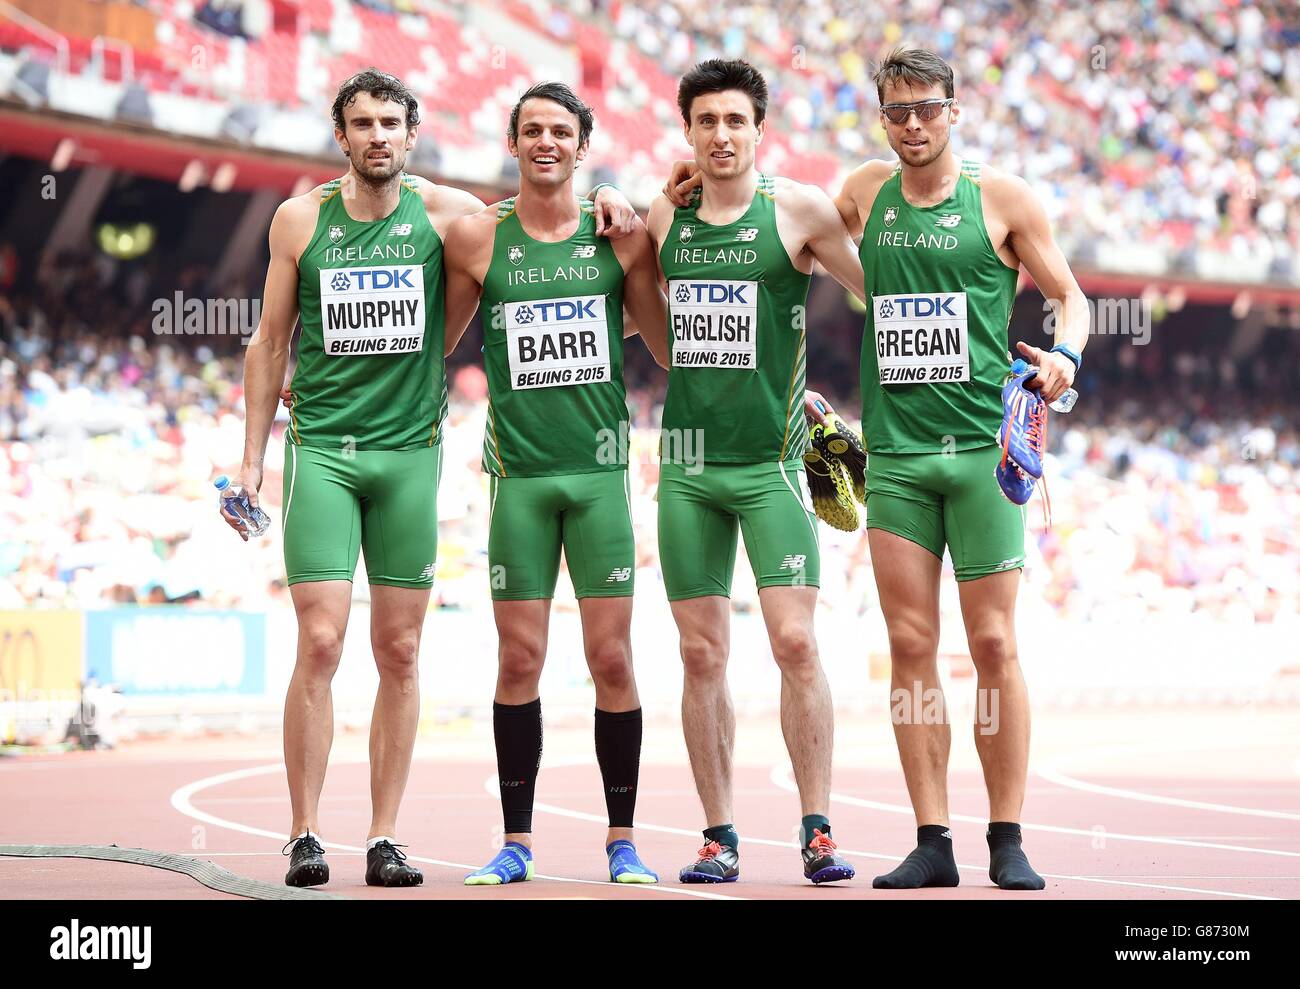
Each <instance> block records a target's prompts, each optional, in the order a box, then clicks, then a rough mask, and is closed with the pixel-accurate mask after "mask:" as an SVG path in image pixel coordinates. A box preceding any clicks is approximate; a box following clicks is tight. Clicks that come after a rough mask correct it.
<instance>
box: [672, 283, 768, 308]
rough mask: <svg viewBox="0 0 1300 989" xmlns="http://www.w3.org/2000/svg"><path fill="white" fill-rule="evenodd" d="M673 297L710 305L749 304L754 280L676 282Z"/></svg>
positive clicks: (679, 300) (678, 299) (683, 300)
mask: <svg viewBox="0 0 1300 989" xmlns="http://www.w3.org/2000/svg"><path fill="white" fill-rule="evenodd" d="M674 284H675V285H676V286H677V288H676V289H674V295H673V298H674V299H675V300H676V301H677V302H695V303H703V304H706V305H710V306H721V305H738V306H747V305H749V304H750V300H749V299H748V298H746V296H747V295H748V294H749V293H750V291H751V290H753V289H754V288H755V284H754V283H753V282H675V283H674Z"/></svg>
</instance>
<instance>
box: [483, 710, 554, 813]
mask: <svg viewBox="0 0 1300 989" xmlns="http://www.w3.org/2000/svg"><path fill="white" fill-rule="evenodd" d="M492 734H493V735H494V736H495V737H496V743H497V780H498V781H499V782H500V784H501V813H502V815H503V816H504V818H505V833H506V834H529V833H530V832H531V831H532V830H533V792H534V791H535V790H536V789H537V770H538V767H539V766H541V764H542V699H541V698H540V697H539V698H537V700H535V701H529V702H528V703H527V704H497V703H493V705H492Z"/></svg>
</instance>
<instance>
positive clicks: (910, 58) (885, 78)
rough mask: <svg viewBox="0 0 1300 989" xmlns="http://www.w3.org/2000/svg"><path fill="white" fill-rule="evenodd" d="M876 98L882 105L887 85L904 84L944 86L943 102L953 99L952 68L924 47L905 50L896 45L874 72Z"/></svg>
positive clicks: (901, 46) (905, 48)
mask: <svg viewBox="0 0 1300 989" xmlns="http://www.w3.org/2000/svg"><path fill="white" fill-rule="evenodd" d="M875 79H876V96H877V98H879V100H880V103H881V105H882V106H883V105H884V103H885V86H886V85H888V84H889V83H891V82H892V83H895V84H897V83H907V84H908V85H912V86H934V85H939V86H942V87H943V95H944V97H945V98H946V99H952V96H953V92H954V89H953V77H952V66H951V65H949V64H948V63H947V62H945V61H944V60H943V59H941V58H940V57H939V56H938V55H936V54H935V53H934V52H932V51H928V50H927V49H925V48H907V47H905V46H903V45H899V46H898V47H897V48H895V49H894V50H893V51H891V52H890V53H889V54H888V55H886V56H885V60H884V61H883V62H881V63H880V66H879V67H878V68H877V69H876V76H875Z"/></svg>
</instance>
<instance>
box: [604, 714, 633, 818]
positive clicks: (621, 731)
mask: <svg viewBox="0 0 1300 989" xmlns="http://www.w3.org/2000/svg"><path fill="white" fill-rule="evenodd" d="M596 762H598V763H599V764H600V778H601V781H602V782H603V783H604V785H605V809H606V810H607V811H609V826H610V827H611V828H630V827H631V826H632V819H633V817H635V816H636V783H637V772H638V770H639V769H640V766H641V709H640V708H639V707H638V708H637V709H636V710H635V711H619V712H617V713H615V712H612V711H602V710H601V709H600V708H596Z"/></svg>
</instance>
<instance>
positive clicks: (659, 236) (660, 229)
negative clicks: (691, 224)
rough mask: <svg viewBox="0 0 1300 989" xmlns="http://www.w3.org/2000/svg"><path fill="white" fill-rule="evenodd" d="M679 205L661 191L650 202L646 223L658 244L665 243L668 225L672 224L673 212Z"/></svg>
mask: <svg viewBox="0 0 1300 989" xmlns="http://www.w3.org/2000/svg"><path fill="white" fill-rule="evenodd" d="M676 210H677V207H676V206H674V205H673V203H672V200H671V199H669V198H668V197H667V196H665V195H664V194H663V193H660V194H659V195H658V196H656V197H655V198H654V200H653V201H652V202H651V203H650V208H649V209H648V210H647V211H646V217H645V225H646V230H647V231H649V233H650V237H651V238H652V239H653V240H654V242H655V243H656V244H661V243H663V239H664V237H665V236H667V234H668V227H669V226H670V225H671V224H672V220H673V213H674V212H676Z"/></svg>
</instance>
